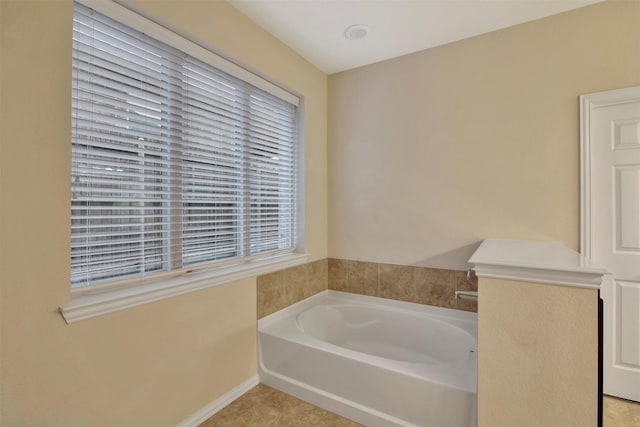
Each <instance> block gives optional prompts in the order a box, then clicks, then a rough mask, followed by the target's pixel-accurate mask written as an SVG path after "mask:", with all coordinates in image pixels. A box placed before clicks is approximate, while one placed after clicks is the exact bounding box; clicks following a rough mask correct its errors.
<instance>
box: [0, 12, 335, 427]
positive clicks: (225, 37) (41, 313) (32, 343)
mask: <svg viewBox="0 0 640 427" xmlns="http://www.w3.org/2000/svg"><path fill="white" fill-rule="evenodd" d="M140 5H142V6H143V7H145V8H148V10H150V11H151V12H152V13H153V14H155V15H157V16H158V17H160V18H163V19H165V20H166V21H167V22H170V23H171V25H173V26H176V27H179V28H182V29H188V32H189V33H192V34H193V35H195V36H196V37H198V38H200V39H202V40H203V41H205V42H206V43H208V44H210V45H212V46H215V47H216V48H219V49H221V50H222V51H224V52H226V53H228V54H229V55H231V56H233V57H236V58H238V59H239V60H240V61H242V62H244V63H246V64H248V65H250V66H252V67H255V68H257V69H259V70H261V71H262V72H263V73H265V74H266V75H268V76H270V77H272V78H273V79H275V80H276V81H279V82H282V83H283V84H285V85H286V86H288V87H290V88H292V89H294V90H296V91H298V92H299V93H301V94H302V95H303V96H304V97H305V108H306V122H305V139H306V150H307V151H306V159H307V160H306V167H307V173H306V177H305V178H306V183H305V184H306V193H307V199H306V206H305V208H306V213H307V214H306V230H307V232H306V243H307V247H306V248H307V252H309V253H310V254H311V259H324V258H326V256H327V243H326V242H327V236H326V228H327V225H326V222H327V221H326V204H327V201H326V193H327V191H326V169H327V167H326V80H327V78H326V76H325V75H324V74H323V73H321V72H320V71H318V70H317V69H315V68H314V67H312V66H311V65H309V64H308V63H307V62H305V61H304V60H302V59H301V58H300V57H299V56H298V55H296V54H294V53H293V52H292V51H291V50H289V49H288V48H286V47H284V46H283V45H282V44H281V43H280V42H278V41H277V40H276V39H275V38H273V37H272V36H270V35H268V34H267V33H265V32H263V31H262V30H260V29H259V28H258V27H257V26H256V25H255V24H253V23H252V22H251V21H249V20H248V19H246V18H245V17H243V16H242V15H240V14H239V13H238V12H237V11H236V10H235V9H233V8H232V7H231V6H229V5H228V4H227V3H225V2H220V1H195V0H194V1H187V0H183V1H162V2H140ZM0 15H1V17H2V22H1V25H0V27H1V31H2V33H1V50H0V56H1V58H2V61H1V68H0V72H1V74H0V78H1V80H0V82H1V86H0V87H1V90H2V99H1V114H0V120H1V126H0V128H1V131H0V132H1V133H0V137H1V144H2V145H1V148H2V150H1V155H0V159H1V161H2V163H1V165H0V174H1V180H0V185H1V186H0V191H1V194H2V205H1V210H0V221H1V222H0V227H1V233H2V234H1V236H0V260H1V263H2V269H1V272H0V274H1V275H0V279H1V280H0V292H1V294H0V295H1V304H0V310H1V315H2V318H1V328H2V329H1V333H2V347H1V350H2V354H1V357H0V359H1V376H2V384H1V386H2V397H1V405H0V411H1V412H0V413H1V415H0V416H1V418H0V425H3V426H11V427H21V426H64V427H75V426H87V425H91V426H128V425H135V426H152V425H153V426H168V425H175V424H176V423H178V422H180V421H182V420H183V419H185V418H186V417H188V416H190V415H192V414H193V413H194V412H195V411H197V410H199V409H200V408H201V407H203V406H204V405H206V404H208V403H210V402H211V401H213V400H214V399H215V398H217V397H219V396H220V395H221V394H223V393H225V392H227V391H229V390H230V389H232V388H233V387H235V386H236V385H238V384H240V383H241V382H242V381H244V380H246V379H248V378H249V377H251V376H252V375H254V374H255V373H256V343H255V340H256V331H255V326H256V283H255V278H252V279H248V280H244V281H240V282H237V283H229V284H225V285H222V286H218V287H215V288H210V289H207V290H203V291H198V292H193V293H190V294H186V295H182V296H179V297H175V298H172V299H168V300H163V301H160V302H155V303H151V304H147V305H143V306H139V307H136V308H133V309H128V310H125V311H121V312H118V313H113V314H109V315H105V316H101V317H97V318H94V319H90V320H85V321H81V322H79V323H75V324H73V325H67V324H65V322H64V320H63V319H62V317H61V316H60V314H58V312H57V309H58V307H59V306H61V305H64V304H66V303H67V302H68V301H69V297H70V290H69V223H70V220H69V182H70V172H69V168H70V142H69V139H70V108H71V100H70V94H71V87H70V85H71V52H70V50H71V17H72V2H71V1H69V0H64V1H7V0H1V1H0Z"/></svg>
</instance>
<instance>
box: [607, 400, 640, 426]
mask: <svg viewBox="0 0 640 427" xmlns="http://www.w3.org/2000/svg"><path fill="white" fill-rule="evenodd" d="M603 407H604V408H603V409H604V410H603V411H602V412H603V416H602V418H603V420H602V424H603V427H640V403H637V402H631V401H629V400H623V399H618V398H615V397H611V396H604V404H603Z"/></svg>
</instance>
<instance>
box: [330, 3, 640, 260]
mask: <svg viewBox="0 0 640 427" xmlns="http://www.w3.org/2000/svg"><path fill="white" fill-rule="evenodd" d="M638 22H640V2H638V1H609V2H605V3H601V4H597V5H593V6H589V7H585V8H582V9H578V10H575V11H572V12H568V13H564V14H560V15H556V16H553V17H549V18H547V19H542V20H539V21H534V22H531V23H527V24H523V25H518V26H515V27H511V28H508V29H505V30H501V31H497V32H493V33H490V34H486V35H482V36H479V37H475V38H472V39H468V40H463V41H460V42H457V43H452V44H449V45H446V46H442V47H438V48H434V49H429V50H426V51H422V52H419V53H416V54H412V55H408V56H404V57H401V58H396V59H392V60H389V61H386V62H382V63H378V64H374V65H370V66H365V67H362V68H359V69H355V70H352V71H347V72H343V73H339V74H334V75H332V76H330V77H329V109H328V114H329V132H328V139H329V194H330V201H329V242H330V244H329V255H330V256H331V257H334V258H344V259H353V260H361V261H374V262H384V263H392V264H405V265H418V266H426V267H436V268H450V269H460V270H464V269H466V268H467V263H466V260H467V259H468V258H469V256H470V255H471V253H472V252H473V251H474V250H475V248H476V245H477V243H478V242H479V241H480V240H481V239H483V238H516V239H540V240H545V239H550V240H557V241H560V242H562V243H564V244H565V245H567V246H569V247H571V248H574V249H577V248H578V244H579V114H578V96H579V95H580V94H584V93H589V92H595V91H602V90H608V89H614V88H620V87H627V86H635V85H640V26H639V25H638Z"/></svg>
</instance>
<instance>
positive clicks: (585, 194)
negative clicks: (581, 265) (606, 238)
mask: <svg viewBox="0 0 640 427" xmlns="http://www.w3.org/2000/svg"><path fill="white" fill-rule="evenodd" d="M637 101H640V86H634V87H629V88H623V89H614V90H608V91H604V92H595V93H589V94H585V95H581V96H580V253H581V254H582V255H583V256H584V257H585V258H587V259H588V260H590V261H591V255H592V247H591V243H592V242H591V228H592V224H591V139H590V138H589V129H590V127H591V110H592V109H593V108H598V107H605V106H608V105H618V104H626V103H630V102H637Z"/></svg>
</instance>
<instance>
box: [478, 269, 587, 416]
mask: <svg viewBox="0 0 640 427" xmlns="http://www.w3.org/2000/svg"><path fill="white" fill-rule="evenodd" d="M479 295H480V296H479V298H478V313H479V314H478V422H479V423H478V426H479V427H512V426H519V427H528V426H530V427H538V426H546V427H584V426H595V425H597V408H598V405H597V403H598V315H597V314H598V297H597V291H596V290H593V289H583V288H573V287H568V286H557V285H542V284H537V283H527V282H515V281H509V280H500V279H488V278H480V283H479Z"/></svg>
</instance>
